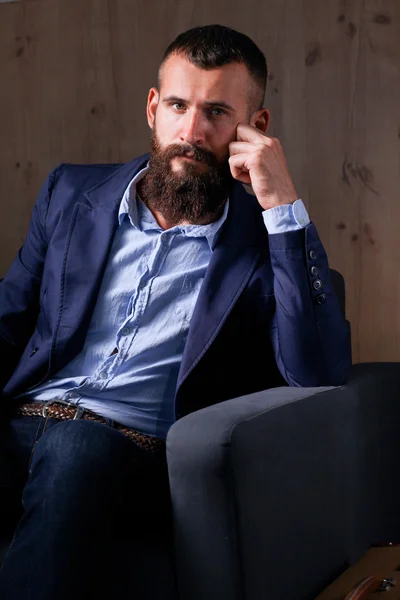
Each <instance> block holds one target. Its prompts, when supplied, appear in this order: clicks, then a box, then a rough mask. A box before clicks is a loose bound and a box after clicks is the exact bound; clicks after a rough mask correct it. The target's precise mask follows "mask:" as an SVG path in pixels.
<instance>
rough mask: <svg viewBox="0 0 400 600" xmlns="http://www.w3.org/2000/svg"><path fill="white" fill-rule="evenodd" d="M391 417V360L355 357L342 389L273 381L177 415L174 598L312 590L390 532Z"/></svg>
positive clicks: (170, 443) (293, 597)
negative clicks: (275, 384)
mask: <svg viewBox="0 0 400 600" xmlns="http://www.w3.org/2000/svg"><path fill="white" fill-rule="evenodd" d="M333 280H334V282H335V283H336V285H339V286H340V284H341V281H342V280H341V276H340V275H339V274H337V275H336V274H335V273H333ZM338 297H339V299H342V302H343V301H344V289H343V287H342V289H340V287H339V289H338ZM399 426H400V364H397V363H379V364H360V365H356V366H354V367H353V369H352V371H351V374H350V377H349V379H348V382H347V383H346V385H343V386H341V387H337V388H332V387H325V388H289V387H283V388H275V389H271V390H267V391H263V392H259V393H256V394H251V395H249V396H243V397H241V398H236V399H233V400H229V401H228V402H223V403H221V404H217V405H214V406H211V407H208V408H206V409H203V410H200V411H198V412H195V413H192V414H190V415H188V416H186V417H184V418H183V419H181V420H180V421H178V422H177V423H175V424H174V425H173V427H172V428H171V430H170V432H169V435H168V439H167V454H168V465H169V473H170V484H171V495H172V504H173V514H174V534H175V564H176V577H177V586H178V595H179V599H180V600H261V599H265V600H313V599H314V598H315V596H316V595H317V594H318V593H319V592H321V590H323V589H324V588H325V587H326V586H327V585H328V584H329V583H330V582H331V581H332V580H333V579H334V578H335V577H336V576H337V575H339V574H340V573H341V572H342V571H343V570H344V569H345V568H346V567H347V566H348V565H349V564H351V563H353V562H354V561H355V560H357V559H358V558H359V556H360V555H361V554H362V553H363V552H364V551H365V550H366V549H367V548H368V546H369V545H371V544H372V543H374V542H380V541H390V540H397V541H399V540H400V479H399V477H398V471H399V466H400V435H399Z"/></svg>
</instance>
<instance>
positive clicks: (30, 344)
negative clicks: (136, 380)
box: [0, 155, 351, 418]
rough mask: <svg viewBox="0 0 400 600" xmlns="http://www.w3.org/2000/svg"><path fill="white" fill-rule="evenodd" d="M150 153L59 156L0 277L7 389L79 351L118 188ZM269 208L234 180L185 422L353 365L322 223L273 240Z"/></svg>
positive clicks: (192, 332) (202, 316)
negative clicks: (70, 160) (86, 161)
mask: <svg viewBox="0 0 400 600" xmlns="http://www.w3.org/2000/svg"><path fill="white" fill-rule="evenodd" d="M147 159H148V156H147V155H146V156H142V157H140V158H138V159H136V160H133V161H131V162H129V163H127V164H123V165H69V164H63V165H60V166H59V167H57V168H56V169H54V171H52V172H51V174H50V175H49V177H48V179H47V181H46V183H45V185H44V186H43V188H42V190H41V192H40V194H39V198H38V200H37V203H36V205H35V207H34V209H33V213H32V219H31V223H30V227H29V231H28V234H27V237H26V240H25V243H24V245H23V247H22V248H21V250H20V251H19V253H18V256H17V258H16V259H15V260H14V262H13V263H12V265H11V267H10V269H9V271H8V273H7V275H6V277H5V279H4V280H3V282H2V283H1V284H0V359H1V360H0V364H1V388H3V395H5V396H8V397H15V395H16V394H18V393H20V392H22V391H23V390H27V389H28V388H31V387H33V386H35V385H37V384H39V383H40V382H42V381H45V380H46V378H48V377H51V375H52V374H53V373H56V372H57V371H58V370H59V369H61V368H62V367H64V365H66V364H67V363H68V362H69V361H70V360H71V359H72V358H74V356H76V354H78V352H79V351H80V350H81V348H82V346H83V343H84V340H85V336H86V332H87V329H88V325H89V322H90V318H91V315H92V311H93V308H94V306H95V303H96V297H97V294H98V292H99V288H100V283H101V280H102V276H103V273H104V269H105V266H106V263H107V258H108V255H109V252H110V248H111V244H112V241H113V236H114V234H115V231H116V229H117V226H118V218H117V215H118V209H119V205H120V202H121V198H122V195H123V193H124V191H125V189H126V187H127V186H128V184H129V182H130V180H131V179H132V177H133V176H134V175H135V173H137V172H138V170H139V169H141V168H143V166H144V165H145V163H146V161H147ZM261 212H262V209H261V207H260V205H259V204H258V202H257V200H256V198H255V197H254V196H252V195H250V194H248V193H247V192H246V191H245V190H244V188H243V186H242V185H241V184H235V186H234V190H233V193H232V196H231V198H230V207H229V213H228V217H227V220H226V222H225V223H224V225H223V227H222V230H221V233H220V236H219V238H218V242H217V245H216V247H215V249H214V252H213V254H212V257H211V261H210V264H209V267H208V269H207V272H206V276H205V278H204V281H203V284H202V287H201V290H200V294H199V297H198V300H197V303H196V306H195V310H194V313H193V317H192V320H191V323H190V328H189V333H188V337H187V342H186V346H185V350H184V354H183V359H182V363H181V367H180V372H179V377H178V382H177V389H176V416H177V418H179V417H180V416H183V415H185V414H187V413H189V412H191V411H193V410H197V409H199V408H202V407H204V406H207V405H210V404H213V403H216V402H220V401H222V400H227V399H229V398H233V397H236V396H240V395H243V394H248V393H251V392H255V391H259V390H262V389H266V388H270V387H274V386H278V385H286V383H288V384H289V385H293V386H307V387H308V386H320V385H340V384H342V383H343V381H344V379H345V376H346V374H347V372H348V370H349V368H350V363H351V358H350V337H349V331H348V327H347V324H346V322H345V321H344V319H343V317H342V315H341V311H340V309H339V305H338V301H337V298H336V296H335V293H334V291H333V289H332V286H331V282H330V277H329V268H328V261H327V257H326V254H325V251H324V248H323V246H322V243H321V241H320V239H319V237H318V234H317V231H316V228H315V226H314V225H313V224H312V223H311V224H310V225H309V226H308V227H307V228H306V229H305V230H304V229H303V230H299V231H293V232H289V233H282V234H275V235H271V236H268V233H267V230H266V228H265V225H264V222H263V219H262V214H261ZM312 267H313V268H312ZM315 267H316V269H315ZM321 286H323V287H321Z"/></svg>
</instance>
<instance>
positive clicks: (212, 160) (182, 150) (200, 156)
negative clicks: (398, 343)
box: [164, 144, 218, 167]
mask: <svg viewBox="0 0 400 600" xmlns="http://www.w3.org/2000/svg"><path fill="white" fill-rule="evenodd" d="M176 156H185V157H187V158H193V159H194V160H198V161H199V162H203V163H206V164H207V165H209V166H210V167H215V166H217V164H218V161H217V157H216V156H215V154H213V153H212V152H210V151H209V150H205V149H204V148H200V147H199V146H196V145H194V144H190V145H189V144H171V145H170V146H168V148H166V149H165V151H164V157H165V158H166V159H171V158H175V157H176Z"/></svg>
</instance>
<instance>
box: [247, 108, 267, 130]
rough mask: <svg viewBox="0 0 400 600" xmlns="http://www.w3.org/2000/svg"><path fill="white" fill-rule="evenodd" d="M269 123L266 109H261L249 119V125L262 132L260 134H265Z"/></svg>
mask: <svg viewBox="0 0 400 600" xmlns="http://www.w3.org/2000/svg"><path fill="white" fill-rule="evenodd" d="M269 121H270V114H269V110H267V109H266V108H261V109H260V110H257V111H256V112H255V113H253V114H252V116H251V118H250V125H251V126H252V127H255V128H256V129H259V130H260V131H262V133H267V130H268V126H269Z"/></svg>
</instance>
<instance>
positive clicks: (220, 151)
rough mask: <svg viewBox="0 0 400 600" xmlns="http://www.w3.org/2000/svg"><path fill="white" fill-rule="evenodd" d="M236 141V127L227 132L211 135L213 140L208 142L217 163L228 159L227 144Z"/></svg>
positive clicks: (222, 131)
mask: <svg viewBox="0 0 400 600" xmlns="http://www.w3.org/2000/svg"><path fill="white" fill-rule="evenodd" d="M235 139H236V127H235V128H234V129H232V128H229V129H228V130H226V129H222V128H221V130H220V131H218V132H215V133H214V134H213V139H212V140H210V143H211V145H212V146H213V150H212V151H213V152H214V154H215V156H216V157H217V158H218V160H219V161H222V160H225V159H228V158H229V144H230V143H231V142H233V141H235Z"/></svg>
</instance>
